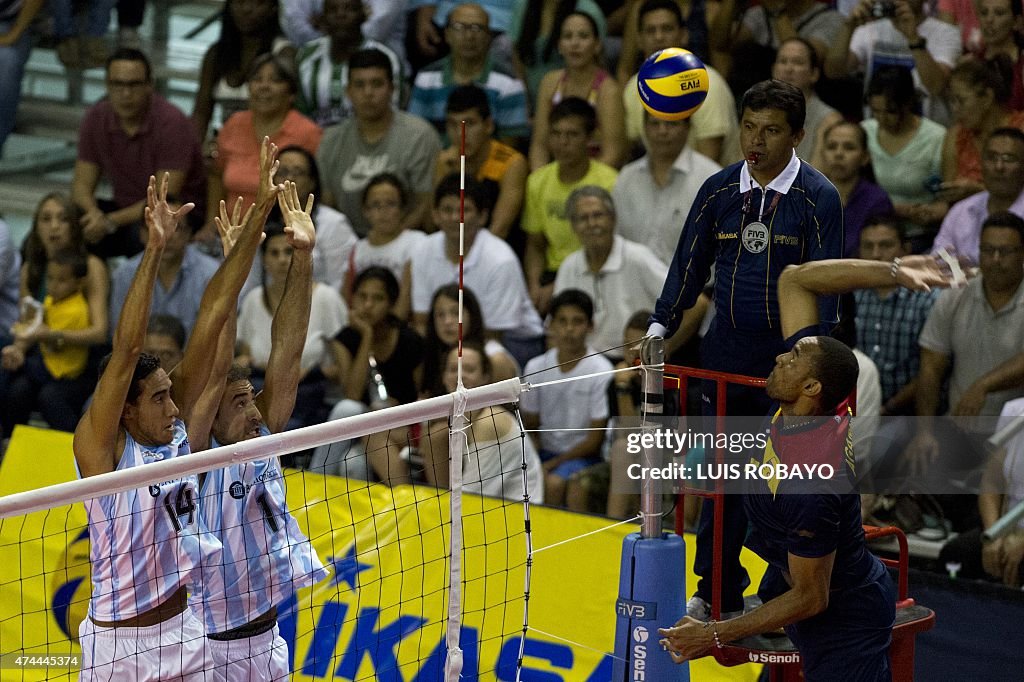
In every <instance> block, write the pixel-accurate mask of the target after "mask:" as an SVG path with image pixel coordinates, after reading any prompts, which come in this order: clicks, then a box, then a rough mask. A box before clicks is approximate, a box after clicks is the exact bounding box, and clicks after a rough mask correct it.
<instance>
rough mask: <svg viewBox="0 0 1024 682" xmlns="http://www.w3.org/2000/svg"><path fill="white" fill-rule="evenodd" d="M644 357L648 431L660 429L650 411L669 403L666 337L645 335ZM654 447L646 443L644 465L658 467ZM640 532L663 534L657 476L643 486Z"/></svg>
mask: <svg viewBox="0 0 1024 682" xmlns="http://www.w3.org/2000/svg"><path fill="white" fill-rule="evenodd" d="M640 360H641V361H642V362H643V366H644V373H643V413H642V414H643V420H642V422H641V428H642V429H643V430H644V431H654V430H656V429H657V426H658V424H657V422H651V421H648V420H647V418H646V417H647V415H660V414H663V413H664V403H665V340H664V339H663V338H661V337H659V336H654V337H645V338H644V339H643V341H642V342H641V345H640ZM653 450H654V448H653V447H647V446H645V447H644V451H643V457H644V466H645V467H647V468H648V469H653V468H654V459H655V458H654V454H653ZM640 509H641V511H642V512H643V519H642V520H641V522H640V535H641V537H644V538H658V537H661V493H660V492H657V491H656V490H655V481H654V479H653V478H648V477H646V476H645V477H644V480H643V483H642V487H641V489H640Z"/></svg>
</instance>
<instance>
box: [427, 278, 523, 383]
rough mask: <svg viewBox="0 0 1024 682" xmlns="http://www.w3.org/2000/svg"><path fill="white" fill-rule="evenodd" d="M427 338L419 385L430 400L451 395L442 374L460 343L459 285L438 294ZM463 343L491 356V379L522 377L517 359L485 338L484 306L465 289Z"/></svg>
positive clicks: (488, 357) (434, 302)
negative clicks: (478, 346)
mask: <svg viewBox="0 0 1024 682" xmlns="http://www.w3.org/2000/svg"><path fill="white" fill-rule="evenodd" d="M423 338H424V352H423V376H422V379H421V380H420V382H419V385H420V395H422V396H424V397H430V396H434V395H441V394H443V393H447V392H448V390H447V389H445V388H444V382H443V381H442V375H443V373H444V362H445V358H446V357H447V356H448V352H449V351H450V350H451V349H452V348H454V347H455V346H456V344H457V343H458V340H459V285H458V284H446V285H444V286H443V287H441V288H439V289H438V290H437V291H435V292H434V298H433V299H432V300H431V302H430V313H429V314H428V315H427V328H426V334H425V336H424V337H423ZM462 338H463V344H466V343H478V344H480V345H481V346H482V347H483V349H484V352H485V353H486V354H487V362H488V364H489V365H490V370H491V380H492V381H501V380H503V379H511V378H512V377H515V376H519V365H518V363H516V360H515V358H513V357H512V355H511V354H510V353H509V352H508V350H506V349H505V347H504V346H502V345H501V343H499V342H498V341H497V340H495V339H487V338H486V337H485V335H484V318H483V313H482V312H480V303H479V301H477V298H476V295H475V294H474V293H473V291H472V289H469V288H465V289H463V290H462Z"/></svg>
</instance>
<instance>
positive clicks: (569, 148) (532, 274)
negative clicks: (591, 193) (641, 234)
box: [523, 97, 619, 315]
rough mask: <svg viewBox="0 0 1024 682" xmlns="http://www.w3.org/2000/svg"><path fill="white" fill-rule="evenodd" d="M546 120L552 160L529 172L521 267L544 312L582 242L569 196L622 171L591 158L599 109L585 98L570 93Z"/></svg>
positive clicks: (611, 182)
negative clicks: (563, 266)
mask: <svg viewBox="0 0 1024 682" xmlns="http://www.w3.org/2000/svg"><path fill="white" fill-rule="evenodd" d="M548 123H549V130H550V132H549V133H548V146H549V147H550V149H551V156H552V157H553V158H554V161H553V162H551V163H549V164H547V165H546V166H543V167H541V168H539V169H537V170H535V171H534V172H532V173H530V176H529V177H528V178H527V180H526V208H525V209H524V211H523V230H524V231H525V232H526V254H525V257H524V259H523V269H524V271H525V272H526V284H527V286H528V287H529V290H530V298H531V299H533V304H534V306H536V308H537V311H538V312H539V313H540V314H541V315H544V314H545V312H547V309H548V301H549V300H550V298H551V294H552V288H553V287H554V282H555V273H557V272H558V266H559V265H561V264H562V261H563V260H565V258H566V256H568V255H569V254H570V253H572V252H573V251H576V250H577V249H579V248H580V240H579V238H578V237H577V236H576V233H575V232H574V231H573V229H572V225H571V224H570V223H569V217H568V215H566V211H565V202H566V200H567V199H568V198H569V195H570V194H572V191H573V190H574V189H576V188H577V187H582V186H583V185H597V186H598V187H603V188H605V189H606V190H608V191H609V192H611V191H612V188H613V187H614V186H615V180H616V179H617V178H618V175H619V173H618V171H617V170H615V169H614V168H612V167H611V166H608V165H605V164H603V163H601V162H600V161H596V160H594V159H591V158H590V155H589V153H588V151H587V140H588V139H590V136H591V135H592V134H593V132H594V129H595V128H596V127H597V114H596V113H595V112H594V107H592V106H591V105H590V104H588V103H587V102H586V101H584V100H582V99H580V98H578V97H567V98H566V99H564V100H562V101H561V102H559V103H558V104H557V105H555V106H554V107H553V108H552V109H551V114H550V116H549V118H548Z"/></svg>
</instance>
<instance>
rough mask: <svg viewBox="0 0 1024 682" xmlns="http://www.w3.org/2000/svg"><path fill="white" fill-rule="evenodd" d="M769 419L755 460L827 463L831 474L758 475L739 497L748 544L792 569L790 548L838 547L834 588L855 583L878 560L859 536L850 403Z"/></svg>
mask: <svg viewBox="0 0 1024 682" xmlns="http://www.w3.org/2000/svg"><path fill="white" fill-rule="evenodd" d="M780 423H781V421H780V418H779V413H778V412H776V415H775V417H774V418H773V419H772V420H771V425H770V427H769V438H768V444H767V446H766V447H765V449H764V451H763V453H762V456H761V459H760V461H756V460H755V463H757V464H759V465H760V464H775V463H776V462H778V463H781V464H784V465H786V467H787V468H789V469H792V467H794V466H799V467H801V470H802V471H804V472H807V471H808V468H807V467H808V466H810V465H822V464H828V465H829V466H830V467H831V468H832V470H833V471H834V472H835V475H834V477H833V478H831V479H830V480H823V479H821V478H820V469H818V468H815V469H814V470H813V471H815V472H818V473H817V474H815V475H813V476H810V477H806V478H793V479H781V480H779V479H774V480H773V479H761V478H757V479H755V480H754V481H753V482H752V484H751V486H750V489H749V494H748V495H747V496H746V497H745V499H744V504H745V506H746V510H747V516H748V518H749V519H750V524H751V531H750V534H749V535H748V537H747V543H746V544H747V546H748V547H750V549H752V550H754V551H755V552H756V553H757V554H758V555H759V556H760V557H761V558H763V559H764V560H765V561H767V562H768V563H770V564H771V565H773V566H775V567H776V568H778V569H780V570H783V571H788V570H789V555H790V554H794V555H796V556H800V557H807V558H816V557H823V556H827V555H828V554H831V553H832V552H835V553H836V558H835V563H834V564H833V567H832V581H831V589H833V590H837V589H845V588H848V587H855V586H857V585H860V584H862V583H864V582H865V581H867V580H869V579H871V576H873V574H874V573H875V571H876V566H875V564H876V562H877V560H876V559H875V558H874V557H873V556H871V554H870V553H869V552H868V550H867V547H866V545H865V543H864V528H863V526H862V525H861V512H860V496H859V495H857V494H856V493H854V492H851V490H852V481H853V480H854V471H853V445H852V440H851V437H850V416H849V410H848V408H847V411H846V412H845V413H843V414H842V415H837V416H834V417H818V418H816V419H814V420H813V421H811V422H809V423H807V424H804V425H802V426H797V427H793V428H782V427H781V426H780Z"/></svg>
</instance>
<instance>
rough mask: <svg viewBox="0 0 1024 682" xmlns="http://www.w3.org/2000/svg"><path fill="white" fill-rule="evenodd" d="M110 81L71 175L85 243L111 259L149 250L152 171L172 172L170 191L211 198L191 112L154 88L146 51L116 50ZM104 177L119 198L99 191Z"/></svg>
mask: <svg viewBox="0 0 1024 682" xmlns="http://www.w3.org/2000/svg"><path fill="white" fill-rule="evenodd" d="M106 85H107V97H106V98H105V99H102V100H100V101H99V102H97V103H96V104H95V105H93V106H92V108H91V109H89V110H88V111H87V112H86V114H85V117H84V118H83V119H82V125H81V127H80V128H79V131H78V160H77V161H76V162H75V171H74V177H73V178H72V180H71V198H72V199H73V200H74V202H75V204H76V205H77V206H78V208H79V209H81V211H82V218H81V224H82V234H83V236H84V237H85V242H86V244H87V245H88V248H89V250H90V251H91V252H92V253H94V254H96V255H98V256H100V257H103V258H108V257H110V256H132V255H134V254H136V253H139V252H140V251H142V242H141V241H139V229H140V225H141V223H142V213H143V210H144V209H145V207H146V183H147V181H148V179H149V177H150V176H151V175H153V176H158V177H163V174H164V173H165V172H166V173H169V174H170V179H169V181H168V193H169V194H172V195H175V196H177V197H179V198H180V199H181V200H182V202H183V203H188V202H195V203H196V205H197V206H199V205H205V198H206V194H205V187H206V179H205V174H204V170H203V156H202V152H201V150H200V147H199V140H198V139H197V138H196V134H195V131H194V129H193V128H192V124H191V123H190V122H189V120H188V118H186V116H185V114H184V113H182V112H181V110H180V109H178V108H177V107H176V106H174V105H173V104H171V103H170V102H168V101H167V100H166V99H164V98H163V97H161V96H160V95H159V94H157V93H156V92H154V89H153V77H152V70H151V68H150V64H149V59H147V58H146V55H144V54H143V53H142V52H140V51H138V50H132V49H128V48H124V49H120V50H118V51H117V52H115V53H114V54H113V55H111V57H110V59H109V60H108V61H107V80H106ZM101 179H106V180H107V181H108V182H109V183H110V184H111V186H112V187H113V191H114V197H113V200H112V201H107V200H103V199H99V198H98V197H97V195H96V190H97V188H98V187H99V184H100V180H101ZM200 215H201V214H200Z"/></svg>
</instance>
